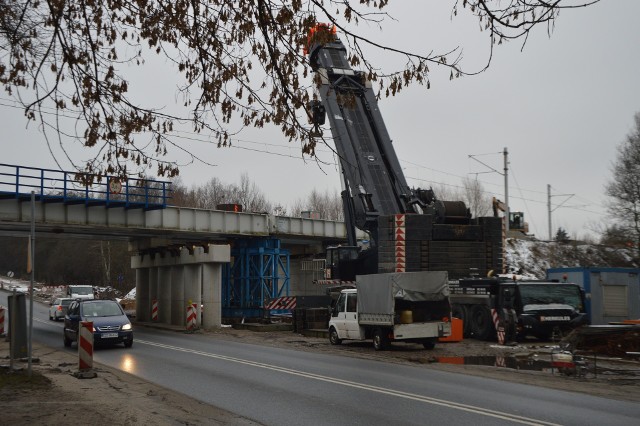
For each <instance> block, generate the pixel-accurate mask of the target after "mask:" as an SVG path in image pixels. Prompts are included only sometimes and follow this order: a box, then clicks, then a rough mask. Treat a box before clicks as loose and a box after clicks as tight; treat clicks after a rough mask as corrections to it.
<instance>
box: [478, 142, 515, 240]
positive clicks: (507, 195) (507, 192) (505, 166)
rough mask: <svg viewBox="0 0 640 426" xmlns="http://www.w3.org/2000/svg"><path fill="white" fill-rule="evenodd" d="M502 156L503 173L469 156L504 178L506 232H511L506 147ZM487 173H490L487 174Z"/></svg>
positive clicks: (507, 153) (507, 154)
mask: <svg viewBox="0 0 640 426" xmlns="http://www.w3.org/2000/svg"><path fill="white" fill-rule="evenodd" d="M498 154H499V153H498ZM502 155H503V156H504V169H503V173H500V172H499V171H497V170H496V169H494V168H493V167H491V166H489V165H488V164H486V163H483V162H482V161H480V160H478V159H477V158H476V157H477V155H469V158H471V159H472V160H476V161H477V162H478V163H480V164H482V165H483V166H485V167H487V168H488V169H490V170H491V171H492V172H494V173H497V174H499V175H502V176H504V216H505V218H506V219H505V230H506V231H509V151H508V150H507V147H506V146H505V147H504V150H503V151H502ZM486 173H490V172H486Z"/></svg>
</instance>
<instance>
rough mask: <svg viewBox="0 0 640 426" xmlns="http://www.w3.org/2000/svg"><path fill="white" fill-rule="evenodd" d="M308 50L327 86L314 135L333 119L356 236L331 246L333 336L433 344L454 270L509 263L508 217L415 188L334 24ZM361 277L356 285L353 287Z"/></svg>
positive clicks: (321, 85) (350, 229) (444, 320)
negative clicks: (365, 243) (360, 236)
mask: <svg viewBox="0 0 640 426" xmlns="http://www.w3.org/2000/svg"><path fill="white" fill-rule="evenodd" d="M307 53H308V55H309V62H310V64H311V68H312V69H313V71H314V72H315V75H316V83H317V88H318V97H317V98H316V99H314V101H312V102H311V104H310V105H309V109H308V110H309V117H310V120H311V122H312V124H314V125H315V129H314V132H313V133H314V134H321V132H320V128H319V127H320V126H321V125H323V124H324V123H325V121H326V117H328V118H329V123H330V128H331V134H332V136H333V140H334V143H335V149H336V153H337V156H338V158H339V163H340V168H341V171H342V181H343V191H342V193H341V197H342V202H343V209H344V216H345V225H346V227H347V239H348V245H346V246H338V247H328V248H327V253H326V266H325V277H324V278H325V279H324V280H320V281H319V282H320V283H323V284H328V285H330V286H335V287H330V289H331V288H334V289H339V290H340V294H339V295H336V303H335V305H334V306H333V309H332V313H331V319H330V321H329V336H330V341H331V343H332V344H339V343H340V342H341V341H342V340H343V339H345V338H348V339H360V340H362V339H367V338H369V339H373V342H374V347H375V348H376V349H383V348H384V347H385V346H386V345H387V344H388V343H390V342H391V341H395V340H404V341H407V342H421V343H422V344H423V345H424V346H425V348H432V347H433V346H434V344H435V341H437V339H438V337H444V336H447V335H449V334H450V332H451V324H450V322H449V321H450V316H451V307H450V304H449V300H448V287H447V280H448V278H453V279H455V278H460V277H463V276H467V275H468V274H469V271H470V270H472V269H473V270H476V271H480V272H484V271H486V272H488V271H489V270H501V269H502V258H503V254H502V240H503V233H502V222H501V219H500V218H496V217H486V218H472V217H471V214H470V212H469V209H468V208H467V207H466V205H465V203H464V202H461V201H443V200H439V199H438V198H437V197H436V196H435V194H434V192H433V190H431V189H413V188H411V187H409V185H408V183H407V181H406V179H405V176H404V174H403V172H402V168H401V166H400V162H399V160H398V157H397V155H396V152H395V150H394V148H393V145H392V141H391V138H390V136H389V133H388V132H387V129H386V126H385V124H384V120H383V119H382V114H381V113H380V110H379V108H378V102H377V100H376V95H375V94H374V91H373V88H372V85H371V81H370V80H369V79H367V76H366V74H365V73H364V72H361V71H356V70H353V69H352V68H351V65H350V63H349V60H348V57H347V52H346V48H345V46H344V45H343V44H342V42H341V41H340V40H339V39H338V37H337V36H336V34H335V28H331V27H329V26H328V25H318V26H317V27H316V28H314V29H313V31H312V32H311V33H310V37H309V43H308V50H307ZM356 228H358V229H360V230H362V231H365V232H367V233H368V234H369V236H370V238H369V247H367V248H366V249H363V248H362V247H361V246H359V245H358V241H357V239H356ZM437 273H440V274H443V279H444V280H445V284H444V285H441V284H439V283H440V282H441V279H439V278H435V277H436V275H433V274H437ZM394 274H396V275H394ZM405 274H406V275H405ZM416 274H417V275H416ZM420 274H423V275H424V276H423V275H420ZM429 274H431V276H429ZM372 275H377V277H372ZM410 276H411V277H412V278H408V277H410ZM447 277H448V278H447ZM408 282H411V283H415V284H406V283H408ZM429 283H431V284H429ZM354 284H355V287H356V290H349V289H345V288H344V287H345V286H349V285H354ZM329 291H330V290H329ZM356 292H357V293H356ZM334 294H335V292H334ZM418 294H420V296H418ZM351 300H353V301H354V302H357V303H351V302H350V301H351ZM381 300H384V301H385V302H384V303H382V302H380V301H381ZM371 301H376V303H371ZM378 305H380V306H378ZM382 308H384V309H382ZM374 311H375V312H374ZM380 318H383V319H384V321H381V320H380Z"/></svg>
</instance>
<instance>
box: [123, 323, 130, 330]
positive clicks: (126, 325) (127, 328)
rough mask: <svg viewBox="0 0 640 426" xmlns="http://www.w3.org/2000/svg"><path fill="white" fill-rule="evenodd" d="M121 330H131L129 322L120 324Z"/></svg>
mask: <svg viewBox="0 0 640 426" xmlns="http://www.w3.org/2000/svg"><path fill="white" fill-rule="evenodd" d="M122 330H131V324H125V325H123V326H122Z"/></svg>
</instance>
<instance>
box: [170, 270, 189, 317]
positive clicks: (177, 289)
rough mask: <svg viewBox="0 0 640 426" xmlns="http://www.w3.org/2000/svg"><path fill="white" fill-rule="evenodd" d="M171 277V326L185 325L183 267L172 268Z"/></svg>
mask: <svg viewBox="0 0 640 426" xmlns="http://www.w3.org/2000/svg"><path fill="white" fill-rule="evenodd" d="M169 269H170V275H171V324H175V325H178V324H180V323H184V324H186V320H187V314H186V313H185V312H186V310H185V306H184V305H185V303H187V302H185V300H184V265H176V266H172V267H171V268H169Z"/></svg>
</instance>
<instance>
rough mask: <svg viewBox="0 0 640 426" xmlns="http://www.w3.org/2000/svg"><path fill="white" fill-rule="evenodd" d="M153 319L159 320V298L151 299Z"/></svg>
mask: <svg viewBox="0 0 640 426" xmlns="http://www.w3.org/2000/svg"><path fill="white" fill-rule="evenodd" d="M151 321H158V299H153V300H152V301H151Z"/></svg>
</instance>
